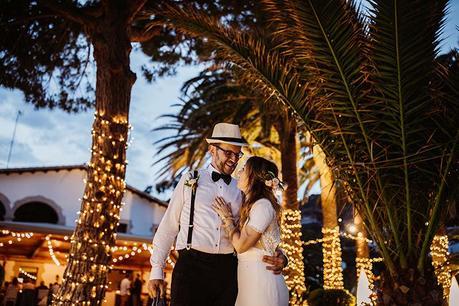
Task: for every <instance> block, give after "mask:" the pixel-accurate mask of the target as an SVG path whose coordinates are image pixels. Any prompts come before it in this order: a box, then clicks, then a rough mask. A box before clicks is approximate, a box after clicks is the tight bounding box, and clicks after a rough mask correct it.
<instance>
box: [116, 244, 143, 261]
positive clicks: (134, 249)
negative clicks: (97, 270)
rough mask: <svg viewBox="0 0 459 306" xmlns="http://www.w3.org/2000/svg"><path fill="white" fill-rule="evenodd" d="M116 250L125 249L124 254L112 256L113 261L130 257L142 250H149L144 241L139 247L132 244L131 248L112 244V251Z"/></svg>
mask: <svg viewBox="0 0 459 306" xmlns="http://www.w3.org/2000/svg"><path fill="white" fill-rule="evenodd" d="M118 250H123V251H126V253H125V254H124V255H119V256H118V257H116V256H114V257H113V259H112V261H113V263H119V262H121V261H123V260H125V259H128V258H130V257H134V256H135V255H137V254H140V253H142V252H144V251H149V249H148V245H147V244H146V243H143V244H142V246H141V247H137V245H134V246H133V247H132V248H131V249H129V248H128V247H127V246H124V247H118V246H114V247H112V253H114V252H116V251H118Z"/></svg>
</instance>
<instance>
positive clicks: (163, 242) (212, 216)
mask: <svg viewBox="0 0 459 306" xmlns="http://www.w3.org/2000/svg"><path fill="white" fill-rule="evenodd" d="M213 171H215V172H219V171H218V170H216V169H215V168H214V167H212V165H209V166H207V167H205V168H203V169H200V170H198V175H199V179H198V183H197V186H198V187H197V190H196V199H195V204H194V220H193V235H192V236H193V238H192V244H191V247H192V248H193V249H195V250H198V251H202V252H206V253H211V254H229V253H232V252H233V251H234V248H233V246H232V245H231V242H230V241H229V239H228V237H227V235H226V234H225V231H224V229H223V228H222V221H221V219H220V217H219V216H218V215H217V213H216V212H215V211H214V210H213V209H212V205H213V203H214V201H215V198H216V197H218V196H219V197H222V198H223V199H225V201H227V202H229V203H231V208H232V211H233V216H239V210H240V208H241V204H242V193H241V191H240V190H239V189H238V188H237V181H236V180H235V179H232V180H231V182H230V184H229V185H227V184H226V183H225V182H224V181H223V179H219V180H218V181H216V182H214V181H213V180H212V172H213ZM192 173H193V172H190V173H186V174H184V175H183V176H182V178H181V179H180V181H179V183H178V185H177V187H176V188H175V190H174V192H173V194H172V197H171V200H170V202H169V206H168V207H167V210H166V213H165V214H164V217H163V219H162V220H161V223H160V224H159V227H158V230H157V231H156V234H155V236H154V239H153V253H152V255H151V257H150V263H151V266H152V269H151V273H150V279H163V276H164V275H163V269H164V266H165V261H166V258H167V256H168V255H169V252H170V250H171V247H172V244H173V243H174V240H175V239H176V243H175V249H176V250H181V249H184V248H186V245H187V238H188V228H189V227H188V225H189V223H190V205H191V187H188V186H185V182H186V181H187V180H188V179H190V178H191V174H192Z"/></svg>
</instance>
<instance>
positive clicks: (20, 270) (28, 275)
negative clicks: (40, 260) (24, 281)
mask: <svg viewBox="0 0 459 306" xmlns="http://www.w3.org/2000/svg"><path fill="white" fill-rule="evenodd" d="M19 273H22V274H24V275H25V276H27V277H28V278H30V279H33V280H37V277H36V276H35V275H32V274H30V273H27V272H26V271H24V270H23V269H22V268H19Z"/></svg>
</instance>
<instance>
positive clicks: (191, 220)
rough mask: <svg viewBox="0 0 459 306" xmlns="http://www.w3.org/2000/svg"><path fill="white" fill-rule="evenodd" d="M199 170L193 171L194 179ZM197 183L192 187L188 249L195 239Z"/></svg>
mask: <svg viewBox="0 0 459 306" xmlns="http://www.w3.org/2000/svg"><path fill="white" fill-rule="evenodd" d="M197 177H198V171H196V170H195V171H194V172H193V179H197ZM196 189H197V185H196V186H193V187H192V188H191V205H190V223H189V225H188V239H187V241H186V249H187V250H189V249H191V240H192V239H193V218H194V202H195V199H196Z"/></svg>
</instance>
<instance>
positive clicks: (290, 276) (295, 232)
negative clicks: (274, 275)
mask: <svg viewBox="0 0 459 306" xmlns="http://www.w3.org/2000/svg"><path fill="white" fill-rule="evenodd" d="M281 224H282V229H281V241H282V243H281V245H280V247H281V248H282V249H283V250H284V251H285V252H286V255H287V257H288V259H289V263H288V266H287V267H286V268H285V272H286V273H285V275H284V277H285V282H286V284H287V287H288V288H289V290H290V292H291V294H292V295H291V298H290V304H291V305H304V301H303V294H304V293H305V292H306V286H305V277H304V261H303V247H302V241H301V211H300V210H293V209H285V210H283V212H282V218H281Z"/></svg>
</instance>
